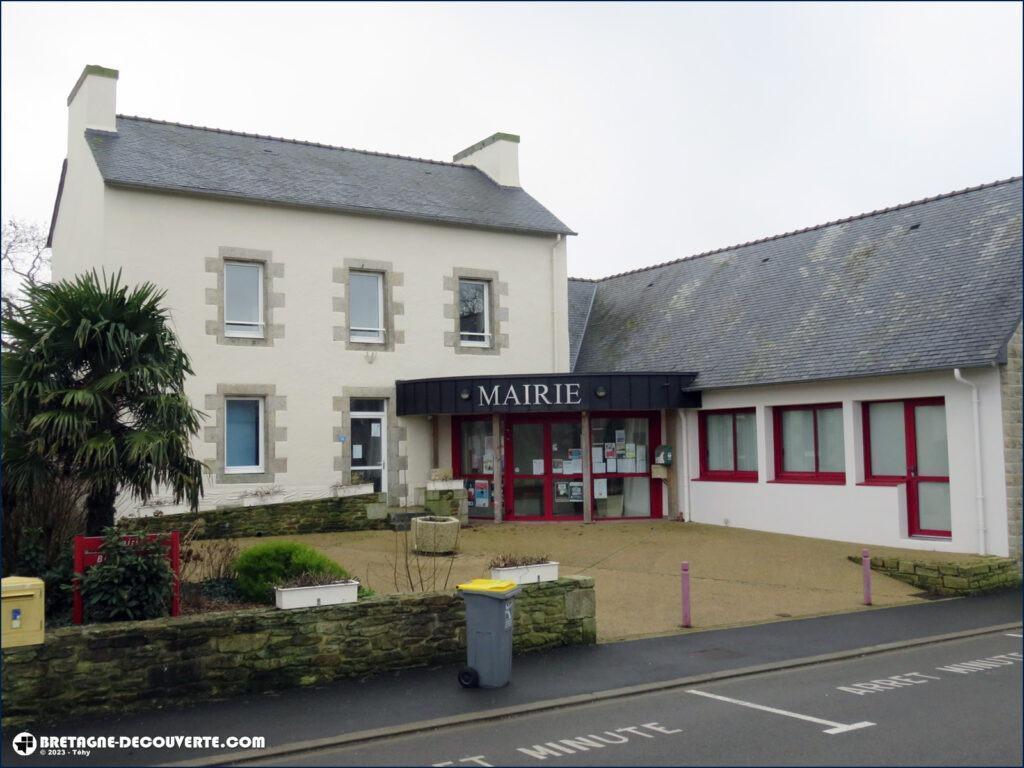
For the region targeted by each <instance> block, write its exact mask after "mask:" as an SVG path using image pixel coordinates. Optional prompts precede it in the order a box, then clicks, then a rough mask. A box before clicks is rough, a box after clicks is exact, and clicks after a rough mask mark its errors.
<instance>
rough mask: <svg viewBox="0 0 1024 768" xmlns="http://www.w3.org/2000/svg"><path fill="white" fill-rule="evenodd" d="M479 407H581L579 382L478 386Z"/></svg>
mask: <svg viewBox="0 0 1024 768" xmlns="http://www.w3.org/2000/svg"><path fill="white" fill-rule="evenodd" d="M476 389H477V405H478V406H480V407H481V408H482V407H486V406H496V405H501V406H515V405H520V406H527V405H580V404H582V402H583V401H582V400H581V399H580V385H579V383H578V382H573V383H558V384H550V385H548V384H519V383H511V384H505V385H502V384H491V385H477V388H476Z"/></svg>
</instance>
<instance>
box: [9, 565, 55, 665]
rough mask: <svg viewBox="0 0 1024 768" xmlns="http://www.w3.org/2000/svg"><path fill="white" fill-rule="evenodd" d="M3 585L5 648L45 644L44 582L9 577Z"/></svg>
mask: <svg viewBox="0 0 1024 768" xmlns="http://www.w3.org/2000/svg"><path fill="white" fill-rule="evenodd" d="M0 584H2V585H3V589H2V592H3V615H4V617H3V625H2V626H0V635H2V638H3V640H2V645H3V647H4V648H14V647H15V646H19V645H38V644H39V643H41V642H43V626H44V621H45V613H46V608H45V605H46V604H45V603H44V602H43V580H42V579H35V578H32V577H31V576H8V577H7V578H6V579H2V580H0Z"/></svg>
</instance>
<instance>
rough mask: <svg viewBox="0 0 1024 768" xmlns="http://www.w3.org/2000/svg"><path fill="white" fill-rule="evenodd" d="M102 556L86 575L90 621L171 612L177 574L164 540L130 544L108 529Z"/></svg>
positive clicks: (84, 590)
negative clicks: (172, 569)
mask: <svg viewBox="0 0 1024 768" xmlns="http://www.w3.org/2000/svg"><path fill="white" fill-rule="evenodd" d="M100 553H101V554H102V555H103V561H102V562H99V563H97V564H96V565H94V566H92V567H91V568H90V569H89V570H87V571H86V572H85V575H83V576H82V602H83V605H84V607H85V616H86V619H87V620H88V621H125V620H137V619H155V618H158V617H160V616H166V615H167V614H169V613H170V608H171V584H172V583H173V581H174V573H173V572H172V571H171V566H170V565H169V564H168V562H167V548H166V545H165V544H164V541H163V539H162V538H161V537H158V538H155V539H153V540H149V539H147V538H145V537H142V538H140V539H139V540H138V541H136V542H133V543H128V542H126V541H124V540H123V539H122V538H121V534H120V533H119V532H118V531H117V530H116V529H114V528H107V530H106V532H105V533H104V538H103V543H102V544H101V545H100Z"/></svg>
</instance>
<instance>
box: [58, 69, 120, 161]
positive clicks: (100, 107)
mask: <svg viewBox="0 0 1024 768" xmlns="http://www.w3.org/2000/svg"><path fill="white" fill-rule="evenodd" d="M116 102H117V70H116V69H108V68H106V67H99V66H96V65H95V64H89V65H87V66H86V67H85V69H83V70H82V76H81V77H79V78H78V82H77V83H75V87H74V88H72V89H71V93H70V94H69V95H68V141H69V142H71V141H75V140H81V138H82V132H83V131H85V130H86V129H88V128H95V129H96V130H99V131H117V120H116V114H117V107H116Z"/></svg>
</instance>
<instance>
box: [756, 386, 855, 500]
mask: <svg viewBox="0 0 1024 768" xmlns="http://www.w3.org/2000/svg"><path fill="white" fill-rule="evenodd" d="M772 421H773V427H774V437H775V441H774V442H775V480H776V481H777V482H782V483H818V484H829V485H842V484H844V483H845V482H846V451H845V448H844V445H843V406H842V403H822V404H817V405H784V406H776V407H775V408H774V409H773V414H772Z"/></svg>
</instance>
